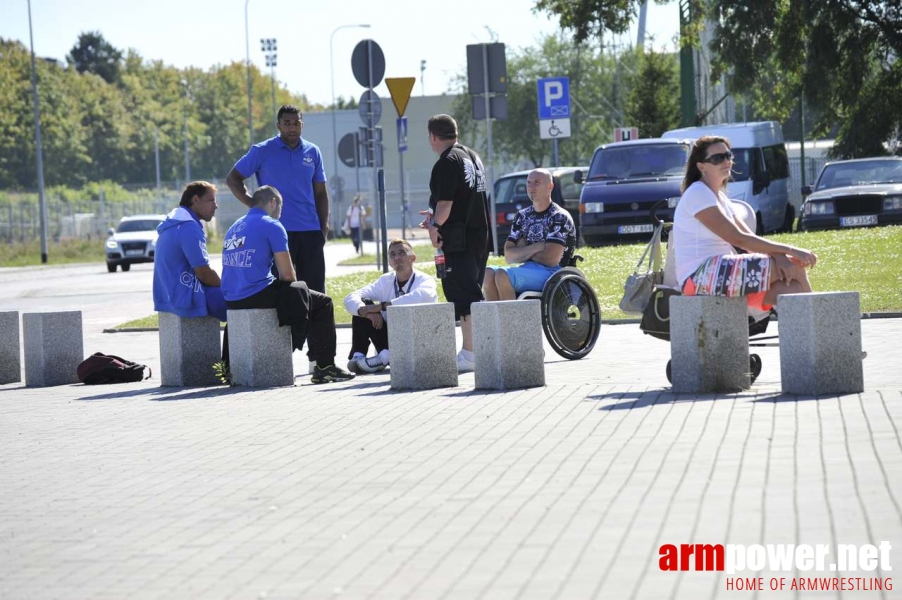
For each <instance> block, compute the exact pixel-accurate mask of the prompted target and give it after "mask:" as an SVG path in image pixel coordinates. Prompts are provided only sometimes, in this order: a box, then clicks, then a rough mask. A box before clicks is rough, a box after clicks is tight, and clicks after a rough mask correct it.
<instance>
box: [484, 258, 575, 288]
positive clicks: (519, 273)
mask: <svg viewBox="0 0 902 600" xmlns="http://www.w3.org/2000/svg"><path fill="white" fill-rule="evenodd" d="M495 268H496V269H498V270H501V271H504V272H505V273H507V277H508V278H509V279H510V280H511V285H512V286H513V288H514V291H515V292H516V293H518V294H522V293H523V292H541V291H542V288H543V287H545V282H546V281H548V279H549V278H550V277H551V276H552V275H554V274H555V273H556V272H557V271H559V270H560V269H561V267H560V266H557V265H555V266H553V267H546V266H545V265H543V264H540V263H537V262H535V261H532V260H530V261H527V262H525V263H523V264H522V265H518V266H516V267H495Z"/></svg>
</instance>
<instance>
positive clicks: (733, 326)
mask: <svg viewBox="0 0 902 600" xmlns="http://www.w3.org/2000/svg"><path fill="white" fill-rule="evenodd" d="M746 305H747V302H746V299H745V298H743V297H738V298H724V297H722V296H674V297H672V298H671V299H670V356H671V373H672V379H673V391H674V392H678V393H695V394H702V393H707V392H737V391H740V390H745V389H748V388H750V387H751V377H750V373H749V327H748V316H747V313H746Z"/></svg>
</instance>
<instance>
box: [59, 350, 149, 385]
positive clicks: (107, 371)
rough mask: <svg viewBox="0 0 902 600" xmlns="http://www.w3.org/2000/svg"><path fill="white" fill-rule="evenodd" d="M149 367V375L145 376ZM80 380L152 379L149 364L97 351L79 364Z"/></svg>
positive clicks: (96, 382)
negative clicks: (140, 363) (141, 363)
mask: <svg viewBox="0 0 902 600" xmlns="http://www.w3.org/2000/svg"><path fill="white" fill-rule="evenodd" d="M144 369H147V377H144ZM77 374H78V380H79V381H81V382H82V383H84V384H85V385H100V384H104V383H131V382H133V381H141V380H142V379H150V376H151V371H150V367H148V366H147V365H139V364H138V363H134V362H132V361H130V360H125V359H124V358H121V357H119V356H114V355H112V354H103V353H102V352H95V353H94V354H92V355H91V356H89V357H88V358H86V359H85V360H84V361H82V363H81V364H80V365H78V371H77Z"/></svg>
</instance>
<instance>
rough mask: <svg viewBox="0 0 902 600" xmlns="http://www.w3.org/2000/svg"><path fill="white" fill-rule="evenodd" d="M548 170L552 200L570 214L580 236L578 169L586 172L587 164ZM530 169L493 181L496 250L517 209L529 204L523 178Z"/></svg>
mask: <svg viewBox="0 0 902 600" xmlns="http://www.w3.org/2000/svg"><path fill="white" fill-rule="evenodd" d="M548 170H549V171H551V176H552V181H553V182H554V189H553V190H552V191H551V201H552V202H554V203H555V204H557V205H558V206H563V207H564V208H566V209H567V211H568V212H569V213H570V216H571V217H573V225H574V227H576V228H577V239H579V194H580V191H582V187H583V184H582V178H581V177H578V176H577V172H581V173H583V174H584V173H586V172H587V171H588V170H589V167H558V168H551V169H548ZM530 172H531V170H530V171H517V172H515V173H508V174H507V175H502V176H501V177H499V178H498V179H496V180H495V224H496V225H497V227H498V229H497V231H498V250H499V251H501V249H502V248H503V247H504V241H505V240H506V239H507V236H508V235H509V234H510V231H511V226H512V225H513V223H514V219H515V218H516V217H517V211H519V210H521V209H523V208H526V207H527V206H530V205H532V201H531V200H530V199H529V196H527V195H526V178H527V177H528V176H529V174H530Z"/></svg>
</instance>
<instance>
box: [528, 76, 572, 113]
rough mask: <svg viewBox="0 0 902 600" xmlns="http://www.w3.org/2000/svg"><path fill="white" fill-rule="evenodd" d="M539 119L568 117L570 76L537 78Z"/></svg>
mask: <svg viewBox="0 0 902 600" xmlns="http://www.w3.org/2000/svg"><path fill="white" fill-rule="evenodd" d="M536 84H537V87H538V89H539V120H540V121H545V120H550V119H569V118H570V78H568V77H548V78H546V79H539V80H538V81H537V82H536Z"/></svg>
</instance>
